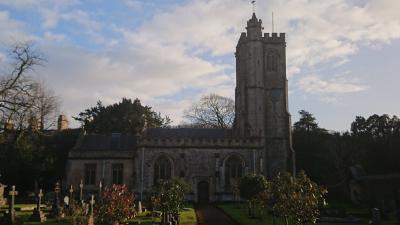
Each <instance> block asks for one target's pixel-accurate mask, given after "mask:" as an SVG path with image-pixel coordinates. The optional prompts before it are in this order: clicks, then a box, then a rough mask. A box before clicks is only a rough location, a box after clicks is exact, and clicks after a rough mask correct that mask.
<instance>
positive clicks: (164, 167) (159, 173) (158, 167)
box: [154, 156, 172, 183]
mask: <svg viewBox="0 0 400 225" xmlns="http://www.w3.org/2000/svg"><path fill="white" fill-rule="evenodd" d="M171 174H172V165H171V161H170V160H169V159H168V158H167V157H166V156H160V157H158V159H157V160H156V161H155V163H154V183H156V182H157V181H158V180H168V179H170V178H171Z"/></svg>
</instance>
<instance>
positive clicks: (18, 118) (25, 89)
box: [0, 43, 44, 129]
mask: <svg viewBox="0 0 400 225" xmlns="http://www.w3.org/2000/svg"><path fill="white" fill-rule="evenodd" d="M10 60H11V62H10V68H11V69H10V71H9V72H5V74H1V75H0V119H1V121H3V122H4V121H6V122H8V121H10V120H14V121H15V122H17V125H18V126H22V123H23V122H22V121H24V119H22V118H26V116H27V115H29V112H30V109H31V108H32V107H33V106H34V104H35V102H36V98H37V95H36V93H37V92H36V91H37V88H38V84H37V82H35V81H33V80H32V78H31V77H30V76H28V72H29V71H32V70H33V69H34V67H35V66H37V65H41V63H42V62H43V61H44V58H42V57H41V56H40V55H39V54H38V53H37V52H36V51H35V50H33V48H32V44H31V43H18V44H15V45H14V47H13V49H12V51H11V54H10ZM0 129H3V127H1V128H0Z"/></svg>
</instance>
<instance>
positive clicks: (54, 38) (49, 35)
mask: <svg viewBox="0 0 400 225" xmlns="http://www.w3.org/2000/svg"><path fill="white" fill-rule="evenodd" d="M44 38H45V39H46V40H49V41H63V40H65V35H64V34H56V33H53V32H50V31H46V32H44Z"/></svg>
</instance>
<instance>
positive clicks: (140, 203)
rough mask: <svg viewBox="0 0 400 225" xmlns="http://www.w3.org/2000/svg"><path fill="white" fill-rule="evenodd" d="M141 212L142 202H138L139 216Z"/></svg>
mask: <svg viewBox="0 0 400 225" xmlns="http://www.w3.org/2000/svg"><path fill="white" fill-rule="evenodd" d="M142 212H143V211H142V202H141V201H139V202H138V213H139V214H140V213H142Z"/></svg>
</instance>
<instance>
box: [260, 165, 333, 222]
mask: <svg viewBox="0 0 400 225" xmlns="http://www.w3.org/2000/svg"><path fill="white" fill-rule="evenodd" d="M267 192H268V194H267V195H266V198H265V199H266V201H267V202H268V203H269V204H270V207H271V208H272V211H273V212H274V214H276V215H278V216H281V217H284V218H285V220H286V223H288V219H292V220H294V222H295V223H296V224H298V225H304V224H305V223H307V222H313V223H315V222H316V219H317V217H318V216H319V208H320V207H321V206H324V205H326V202H325V198H324V196H325V194H326V193H327V190H326V189H325V188H323V187H321V186H319V185H318V184H316V183H314V182H313V181H311V180H310V178H308V177H307V176H306V174H305V173H304V172H303V171H301V172H299V173H298V174H297V175H296V176H292V175H290V174H283V175H278V176H276V177H275V178H274V180H273V181H272V182H271V183H269V187H268V189H267Z"/></svg>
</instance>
